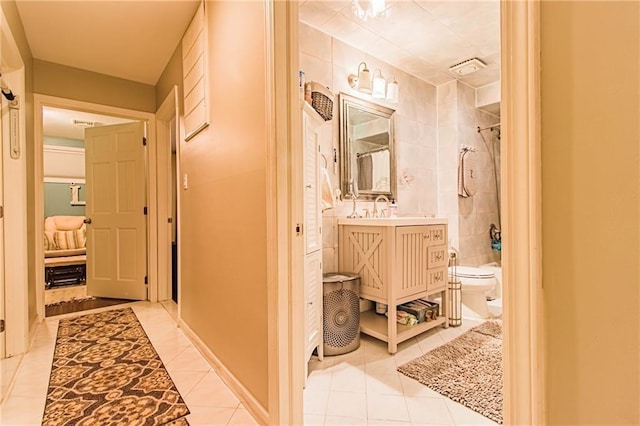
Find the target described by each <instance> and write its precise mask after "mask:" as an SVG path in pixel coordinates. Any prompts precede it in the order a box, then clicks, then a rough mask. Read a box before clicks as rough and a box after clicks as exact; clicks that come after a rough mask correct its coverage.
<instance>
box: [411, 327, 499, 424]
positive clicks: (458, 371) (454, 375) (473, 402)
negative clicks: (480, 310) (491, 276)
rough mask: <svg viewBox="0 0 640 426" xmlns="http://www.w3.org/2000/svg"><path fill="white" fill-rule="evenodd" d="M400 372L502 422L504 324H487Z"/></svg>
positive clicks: (468, 332)
mask: <svg viewBox="0 0 640 426" xmlns="http://www.w3.org/2000/svg"><path fill="white" fill-rule="evenodd" d="M398 371H399V372H401V373H402V374H404V375H405V376H408V377H411V378H413V379H416V380H417V381H419V382H420V383H422V384H424V385H426V386H428V387H429V388H431V389H433V390H435V391H436V392H438V393H440V394H442V395H444V396H446V397H448V398H451V399H452V400H454V401H456V402H459V403H460V404H462V405H465V406H466V407H469V408H470V409H472V410H474V411H476V412H478V413H480V414H482V415H483V416H485V417H488V418H490V419H491V420H493V421H495V422H498V423H502V323H501V322H500V321H487V322H485V323H482V324H480V325H479V326H477V327H474V328H472V329H471V330H469V331H467V332H466V333H464V334H463V335H461V336H459V337H457V338H456V339H454V340H452V341H450V342H449V343H446V344H444V345H442V346H440V347H437V348H435V349H434V350H432V351H430V352H428V353H426V354H425V355H422V356H421V357H418V358H416V359H414V360H413V361H410V362H408V363H406V364H404V365H402V366H400V367H398Z"/></svg>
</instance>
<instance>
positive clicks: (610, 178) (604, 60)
mask: <svg viewBox="0 0 640 426" xmlns="http://www.w3.org/2000/svg"><path fill="white" fill-rule="evenodd" d="M540 9H541V17H540V18H541V28H540V35H541V65H542V74H541V98H542V99H541V103H542V135H541V136H542V137H541V140H542V243H543V244H542V254H543V257H542V261H543V263H542V277H543V285H544V309H545V321H546V324H545V338H546V346H547V347H546V360H545V362H546V365H547V370H546V378H545V380H546V385H545V389H544V391H545V397H546V412H547V414H546V415H547V419H546V422H545V423H546V424H549V425H570V424H571V425H586V424H589V425H614V424H618V425H623V424H624V425H632V424H633V425H637V424H640V412H639V405H638V401H640V362H638V360H639V355H640V328H639V327H640V316H639V312H640V300H639V292H638V283H639V282H640V271H639V268H640V264H639V262H638V259H640V231H639V226H640V222H639V220H638V218H639V217H640V208H639V207H640V206H639V202H640V179H639V177H640V174H639V165H640V149H639V148H640V128H639V127H638V117H640V81H639V80H638V75H640V3H638V2H622V1H607V2H541V3H540ZM623 46H624V47H623ZM513 142H514V143H516V142H517V141H513ZM518 284H519V283H514V285H518Z"/></svg>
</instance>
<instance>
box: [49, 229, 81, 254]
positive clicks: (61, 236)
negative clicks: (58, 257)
mask: <svg viewBox="0 0 640 426" xmlns="http://www.w3.org/2000/svg"><path fill="white" fill-rule="evenodd" d="M76 235H77V234H76V230H73V231H55V234H54V241H55V243H56V245H57V246H58V249H59V250H68V249H75V248H78V241H77V239H76Z"/></svg>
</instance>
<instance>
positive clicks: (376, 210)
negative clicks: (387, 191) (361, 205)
mask: <svg viewBox="0 0 640 426" xmlns="http://www.w3.org/2000/svg"><path fill="white" fill-rule="evenodd" d="M379 200H384V201H386V203H387V208H386V211H387V212H388V211H389V199H388V198H387V196H386V195H382V194H380V195H378V196H377V197H376V200H375V201H374V202H373V217H384V212H385V209H382V210H381V211H380V213H378V201H379Z"/></svg>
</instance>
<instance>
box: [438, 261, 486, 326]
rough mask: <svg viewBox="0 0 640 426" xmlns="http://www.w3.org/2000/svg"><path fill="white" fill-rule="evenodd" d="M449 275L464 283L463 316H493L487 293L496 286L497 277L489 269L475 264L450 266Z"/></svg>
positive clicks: (484, 317)
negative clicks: (474, 265)
mask: <svg viewBox="0 0 640 426" xmlns="http://www.w3.org/2000/svg"><path fill="white" fill-rule="evenodd" d="M449 276H450V277H451V278H456V279H457V280H460V282H461V283H462V316H463V317H465V318H482V319H487V318H491V317H492V316H493V315H492V314H491V312H490V311H489V305H488V304H487V293H489V292H490V291H492V290H494V289H495V288H496V283H497V281H496V277H495V274H494V273H493V271H491V270H489V269H483V268H477V267H473V266H458V267H456V268H455V275H454V268H453V267H449Z"/></svg>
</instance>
